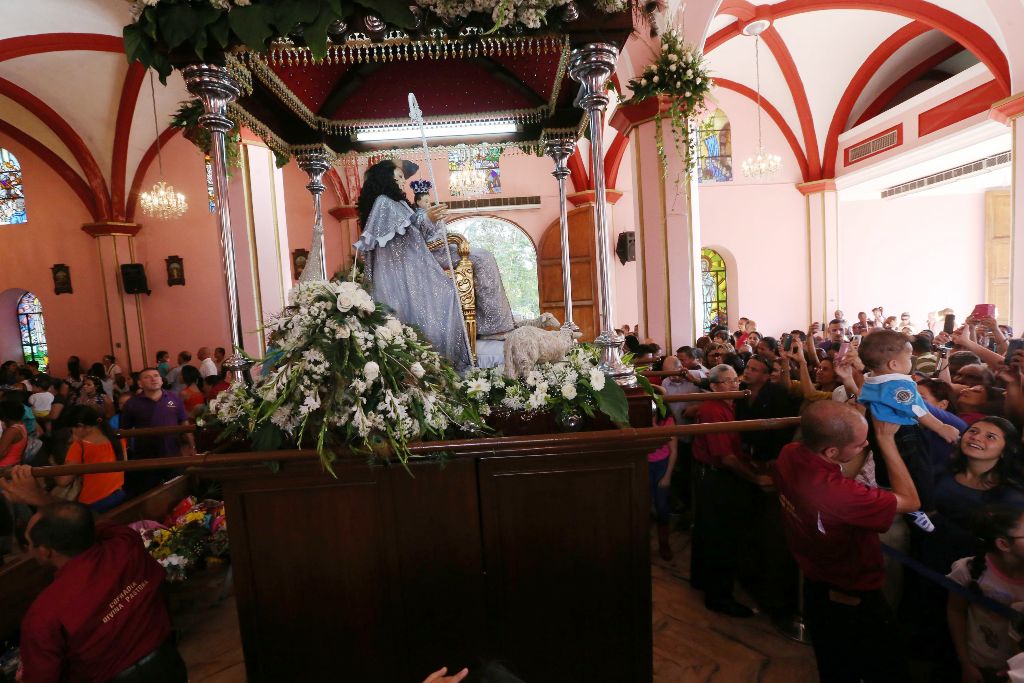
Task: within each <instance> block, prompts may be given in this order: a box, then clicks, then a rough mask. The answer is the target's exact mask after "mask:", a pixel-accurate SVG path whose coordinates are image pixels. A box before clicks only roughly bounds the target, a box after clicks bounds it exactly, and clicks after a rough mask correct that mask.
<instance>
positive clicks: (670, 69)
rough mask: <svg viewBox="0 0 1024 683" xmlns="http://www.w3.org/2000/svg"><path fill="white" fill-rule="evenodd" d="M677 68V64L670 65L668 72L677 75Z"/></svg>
mask: <svg viewBox="0 0 1024 683" xmlns="http://www.w3.org/2000/svg"><path fill="white" fill-rule="evenodd" d="M676 68H677V67H676V65H675V64H669V65H668V70H669V71H671V72H673V73H675V70H676Z"/></svg>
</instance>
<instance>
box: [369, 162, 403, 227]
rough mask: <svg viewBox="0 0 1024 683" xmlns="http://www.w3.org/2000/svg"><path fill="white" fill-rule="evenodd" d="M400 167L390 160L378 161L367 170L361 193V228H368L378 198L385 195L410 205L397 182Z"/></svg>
mask: <svg viewBox="0 0 1024 683" xmlns="http://www.w3.org/2000/svg"><path fill="white" fill-rule="evenodd" d="M396 168H398V165H397V164H395V162H394V161H391V160H390V159H385V160H384V161H378V162H377V163H375V164H374V165H373V166H371V167H370V168H368V169H367V170H366V175H365V176H363V190H362V192H360V193H359V203H358V205H357V208H358V210H359V227H366V221H367V220H369V218H370V210H371V209H372V208H373V203H374V202H375V201H377V197H379V196H381V195H384V196H386V197H391V198H392V199H394V200H395V201H396V202H402V203H404V204H408V203H409V200H408V199H407V198H406V196H405V192H403V191H402V188H401V187H399V185H398V183H397V182H396V181H395V169H396Z"/></svg>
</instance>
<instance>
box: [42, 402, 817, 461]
mask: <svg viewBox="0 0 1024 683" xmlns="http://www.w3.org/2000/svg"><path fill="white" fill-rule="evenodd" d="M723 394H728V395H730V396H731V395H733V394H737V396H735V398H741V397H742V395H743V394H744V392H719V395H718V396H717V398H722V397H723ZM693 396H700V394H693ZM703 396H713V395H711V394H704V395H703ZM696 400H700V399H696ZM799 424H800V418H798V417H783V418H774V419H766V420H737V421H734V422H712V423H707V424H690V425H670V426H666V427H642V428H636V427H625V428H621V429H615V430H606V431H597V432H576V433H568V434H540V435H531V436H504V437H480V438H474V439H460V440H454V441H424V442H420V443H413V444H409V451H410V453H411V454H412V455H413V456H432V455H438V454H441V453H446V454H449V455H450V456H451V457H455V458H458V457H471V456H480V455H491V454H497V453H500V452H502V451H504V450H507V449H517V450H542V449H552V448H554V449H558V450H567V451H570V450H572V449H573V448H575V447H576V446H579V445H583V444H588V443H591V442H603V443H607V442H608V441H609V440H612V441H635V440H645V441H652V442H657V441H658V440H662V441H663V440H665V439H669V438H671V437H674V436H686V435H689V436H692V435H696V434H715V433H720V432H753V431H762V430H770V429H788V428H791V427H796V426H798V425H799ZM160 429H168V430H170V429H173V428H160ZM125 431H128V430H125ZM166 433H173V432H171V431H168V432H166ZM318 457H319V456H318V454H317V452H316V451H315V450H313V449H292V450H280V451H255V452H247V453H212V452H210V453H202V454H199V455H194V456H174V457H167V458H147V459H145V460H129V461H117V462H103V463H92V464H88V465H54V466H48V467H33V468H32V474H33V476H36V477H59V476H66V475H69V474H73V475H81V474H97V473H101V472H138V471H143V470H154V469H180V470H203V469H216V468H223V467H234V466H238V465H258V464H262V463H266V462H268V461H272V462H296V461H312V460H316V459H317V458H318ZM339 457H359V458H363V457H365V455H360V454H357V453H351V454H346V453H345V452H344V451H339Z"/></svg>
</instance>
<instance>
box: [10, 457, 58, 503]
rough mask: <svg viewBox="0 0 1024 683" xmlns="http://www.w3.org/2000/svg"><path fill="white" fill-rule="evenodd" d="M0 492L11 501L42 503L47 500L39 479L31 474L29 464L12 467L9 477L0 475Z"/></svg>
mask: <svg viewBox="0 0 1024 683" xmlns="http://www.w3.org/2000/svg"><path fill="white" fill-rule="evenodd" d="M0 493H3V494H4V497H5V498H7V500H9V501H11V502H12V503H25V504H27V505H43V504H45V503H47V502H48V501H49V499H48V498H47V496H46V492H45V491H44V490H43V487H42V486H40V485H39V480H38V479H36V478H35V477H33V476H32V467H31V466H29V465H15V466H14V467H12V468H11V478H10V479H6V478H4V477H0Z"/></svg>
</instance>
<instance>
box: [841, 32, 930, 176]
mask: <svg viewBox="0 0 1024 683" xmlns="http://www.w3.org/2000/svg"><path fill="white" fill-rule="evenodd" d="M929 30H930V29H929V27H928V26H927V25H926V24H923V23H921V22H920V21H914V22H911V23H909V24H907V25H906V26H904V27H903V28H901V29H899V30H898V31H896V32H895V33H893V34H892V35H891V36H889V37H888V38H886V39H885V40H883V41H882V42H881V43H880V44H879V46H878V47H876V48H875V49H874V51H873V52H872V53H871V54H870V55H868V57H867V59H865V60H864V63H863V64H861V66H860V68H859V69H857V73H855V74H854V75H853V78H851V79H850V83H849V85H847V86H846V90H845V91H843V95H842V97H840V98H839V104H837V105H836V111H835V114H833V116H832V123H831V124H829V127H828V133H827V134H826V135H825V150H824V152H822V158H821V166H822V177H824V178H834V177H835V173H836V154H837V152H838V150H839V134H840V133H842V132H843V131H844V130H846V124H847V122H848V121H849V120H850V115H851V114H852V113H853V107H854V105H855V104H857V100H858V99H860V96H861V93H863V92H864V88H866V87H867V85H868V82H869V81H870V80H871V77H872V76H874V75H875V72H876V71H878V69H880V68H881V67H882V65H883V64H885V63H886V62H887V61H889V58H890V57H892V56H893V55H894V54H895V53H896V51H897V50H899V49H900V48H901V47H903V46H904V45H906V44H907V43H909V42H910V41H911V40H913V39H914V38H917V37H918V36H920V35H922V34H924V33H926V32H928V31H929Z"/></svg>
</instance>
